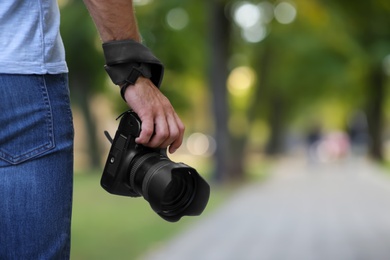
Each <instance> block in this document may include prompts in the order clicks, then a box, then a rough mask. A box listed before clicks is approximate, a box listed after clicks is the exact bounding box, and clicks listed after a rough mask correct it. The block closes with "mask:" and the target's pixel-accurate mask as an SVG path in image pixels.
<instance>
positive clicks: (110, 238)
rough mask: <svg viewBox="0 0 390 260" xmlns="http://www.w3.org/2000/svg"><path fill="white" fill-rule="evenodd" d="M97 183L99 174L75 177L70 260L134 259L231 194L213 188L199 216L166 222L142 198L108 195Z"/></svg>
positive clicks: (213, 207) (206, 212) (210, 209)
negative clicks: (204, 208) (203, 210)
mask: <svg viewBox="0 0 390 260" xmlns="http://www.w3.org/2000/svg"><path fill="white" fill-rule="evenodd" d="M99 182H100V173H95V174H76V175H75V181H74V202H73V219H72V251H71V259H74V260H79V259H80V260H88V259H94V260H99V259H113V260H116V259H118V260H120V259H137V258H138V257H140V256H141V255H143V254H144V253H145V252H147V251H149V250H153V249H154V248H156V247H157V246H159V245H161V244H163V243H164V242H166V241H167V240H169V239H170V238H172V237H173V236H174V235H175V234H177V233H179V232H181V231H183V229H185V228H186V227H187V226H189V225H191V223H194V222H196V221H199V220H200V219H201V218H202V217H205V216H206V215H207V214H208V213H210V212H211V211H213V210H214V209H215V208H216V207H217V205H220V204H221V203H222V202H223V201H224V200H225V199H226V197H227V196H229V194H231V190H230V189H229V188H226V187H225V188H224V187H215V188H213V187H212V190H211V191H212V193H211V196H210V201H209V204H208V206H207V208H206V210H205V212H204V213H203V214H202V216H200V217H184V218H182V219H181V220H180V221H179V222H176V223H169V222H166V221H165V220H163V219H162V218H160V217H159V216H158V215H157V214H156V213H155V212H154V211H153V210H152V209H151V208H150V206H149V204H148V202H147V201H145V200H144V199H143V198H129V197H122V196H116V195H111V194H109V193H107V192H106V191H105V190H103V189H102V188H101V187H100V184H99Z"/></svg>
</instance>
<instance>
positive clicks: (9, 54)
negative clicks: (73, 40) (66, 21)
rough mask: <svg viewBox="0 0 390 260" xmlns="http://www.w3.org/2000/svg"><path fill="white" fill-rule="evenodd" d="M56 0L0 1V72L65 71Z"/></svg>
mask: <svg viewBox="0 0 390 260" xmlns="http://www.w3.org/2000/svg"><path fill="white" fill-rule="evenodd" d="M59 27H60V12H59V8H58V4H57V1H56V0H3V1H1V4H0V73H9V74H46V73H49V74H58V73H64V72H68V68H67V66H66V62H65V51H64V46H63V43H62V39H61V36H60V32H59Z"/></svg>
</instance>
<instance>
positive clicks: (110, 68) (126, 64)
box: [103, 40, 164, 97]
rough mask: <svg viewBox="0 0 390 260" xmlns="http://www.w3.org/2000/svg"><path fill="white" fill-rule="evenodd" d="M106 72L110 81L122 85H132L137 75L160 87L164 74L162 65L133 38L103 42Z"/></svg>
mask: <svg viewBox="0 0 390 260" xmlns="http://www.w3.org/2000/svg"><path fill="white" fill-rule="evenodd" d="M103 52H104V58H105V60H106V65H105V66H104V68H105V70H106V72H107V73H108V75H109V76H110V78H111V80H112V82H113V83H114V84H116V85H119V86H121V87H122V90H121V94H122V97H123V95H124V93H122V92H124V90H125V88H126V87H127V86H128V85H133V84H134V83H135V82H136V81H137V79H138V77H140V76H143V77H145V78H149V79H150V80H151V81H152V82H153V84H154V85H155V86H156V87H158V88H159V87H160V85H161V82H162V78H163V76H164V65H163V64H162V63H161V61H160V60H159V59H157V58H156V57H155V56H154V55H153V53H152V52H151V51H150V50H149V48H147V47H146V46H144V45H142V44H141V43H139V42H136V41H133V40H120V41H109V42H105V43H103Z"/></svg>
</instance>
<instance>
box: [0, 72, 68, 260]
mask: <svg viewBox="0 0 390 260" xmlns="http://www.w3.org/2000/svg"><path fill="white" fill-rule="evenodd" d="M0 127H1V130H0V259H7V260H8V259H69V255H70V222H71V214H72V212H71V210H72V186H73V123H72V114H71V110H70V103H69V89H68V79H67V74H61V75H9V74H0Z"/></svg>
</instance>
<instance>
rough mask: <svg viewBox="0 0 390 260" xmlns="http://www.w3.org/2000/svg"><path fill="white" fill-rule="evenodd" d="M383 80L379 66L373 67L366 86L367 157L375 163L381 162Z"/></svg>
mask: <svg viewBox="0 0 390 260" xmlns="http://www.w3.org/2000/svg"><path fill="white" fill-rule="evenodd" d="M384 83H385V78H384V74H383V72H382V67H381V66H380V64H378V65H376V66H373V68H372V70H371V73H370V75H369V83H368V84H367V86H368V90H367V92H368V93H367V99H368V101H367V102H368V107H367V115H368V128H369V134H370V139H371V142H370V147H369V155H370V156H371V157H372V158H373V159H374V160H376V161H382V160H383V146H382V128H383V103H384V98H385V94H386V93H385V86H384V85H385V84H384Z"/></svg>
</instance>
